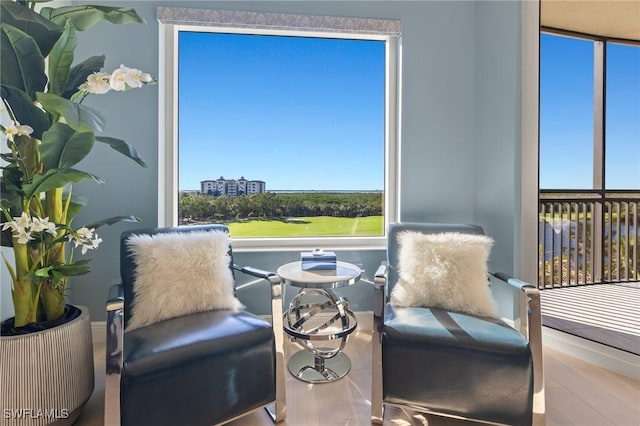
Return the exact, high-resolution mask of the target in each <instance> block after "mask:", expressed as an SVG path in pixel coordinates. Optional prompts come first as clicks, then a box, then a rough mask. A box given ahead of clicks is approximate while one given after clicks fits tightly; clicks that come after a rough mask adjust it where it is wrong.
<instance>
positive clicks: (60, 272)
mask: <svg viewBox="0 0 640 426" xmlns="http://www.w3.org/2000/svg"><path fill="white" fill-rule="evenodd" d="M90 260H91V259H82V260H78V261H75V262H73V263H67V264H64V265H51V266H46V267H44V268H40V269H36V270H35V271H33V273H32V274H28V275H26V276H25V278H28V279H29V278H30V279H34V278H54V279H55V280H56V281H59V280H60V279H61V278H62V277H71V276H75V275H84V274H88V273H89V272H90V271H91V266H89V262H90Z"/></svg>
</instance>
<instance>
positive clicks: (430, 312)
mask: <svg viewBox="0 0 640 426" xmlns="http://www.w3.org/2000/svg"><path fill="white" fill-rule="evenodd" d="M382 363H383V365H384V370H383V398H384V401H385V402H389V403H396V404H408V405H413V406H417V407H422V408H424V409H425V411H434V412H440V413H445V414H451V415H457V416H463V417H469V418H475V419H483V420H488V421H494V422H498V423H505V424H510V425H530V424H531V412H532V411H531V410H532V395H533V364H532V358H531V351H530V349H529V345H528V343H527V341H526V340H525V339H524V337H523V336H522V335H521V334H520V333H519V332H518V331H516V330H514V329H513V328H511V327H509V326H508V325H506V324H504V323H503V322H501V321H499V320H495V319H489V318H483V317H478V316H474V315H468V314H463V313H455V312H448V311H446V310H443V309H437V308H419V307H409V308H399V307H393V306H392V305H390V304H388V305H387V306H386V312H385V321H384V326H383V330H382Z"/></svg>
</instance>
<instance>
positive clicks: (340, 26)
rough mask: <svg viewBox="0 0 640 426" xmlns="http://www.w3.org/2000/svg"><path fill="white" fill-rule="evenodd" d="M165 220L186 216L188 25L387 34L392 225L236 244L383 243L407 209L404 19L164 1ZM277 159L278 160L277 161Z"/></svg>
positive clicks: (388, 210)
mask: <svg viewBox="0 0 640 426" xmlns="http://www.w3.org/2000/svg"><path fill="white" fill-rule="evenodd" d="M157 12H158V21H159V46H160V49H159V73H158V74H159V81H161V82H162V83H161V85H160V90H159V118H160V120H159V124H158V133H159V146H158V226H176V225H177V224H178V191H179V188H178V142H177V141H178V114H177V111H178V79H177V75H178V35H179V33H180V32H181V31H197V32H219V33H234V34H256V35H277V36H294V37H295V36H298V37H316V38H344V39H359V40H377V41H384V42H385V89H384V90H385V130H384V132H385V146H384V154H385V155H384V203H383V205H384V212H383V215H384V225H383V234H382V235H380V236H374V237H357V236H355V237H296V238H235V239H234V238H233V236H232V241H233V247H234V250H235V251H280V250H303V249H309V248H315V247H323V248H335V249H383V248H385V247H386V230H387V225H388V224H389V223H391V222H395V221H397V220H399V218H400V213H399V207H400V175H399V171H400V167H399V162H400V161H399V160H400V156H399V153H400V105H401V102H400V95H401V79H400V76H401V62H402V61H401V51H402V49H401V44H402V43H401V41H402V37H401V31H400V28H401V25H400V21H399V20H391V19H365V18H349V17H332V16H316V15H293V14H283V13H263V12H240V11H226V10H215V9H190V8H168V7H158V9H157ZM274 167H277V165H274Z"/></svg>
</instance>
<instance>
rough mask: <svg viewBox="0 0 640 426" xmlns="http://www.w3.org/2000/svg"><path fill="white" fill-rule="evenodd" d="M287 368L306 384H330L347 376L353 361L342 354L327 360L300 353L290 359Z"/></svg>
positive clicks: (304, 352) (308, 353) (307, 353)
mask: <svg viewBox="0 0 640 426" xmlns="http://www.w3.org/2000/svg"><path fill="white" fill-rule="evenodd" d="M287 366H288V368H289V372H290V373H291V374H292V375H293V376H294V377H296V378H297V379H300V380H302V381H304V382H308V383H328V382H333V381H336V380H338V379H341V378H343V377H344V376H346V375H347V373H348V372H349V370H351V360H350V359H349V357H348V356H347V355H345V354H344V353H342V352H340V353H338V354H337V355H336V356H334V357H333V358H326V359H325V358H322V357H317V356H315V355H314V354H312V353H311V352H307V351H300V352H298V353H296V354H294V355H293V356H292V357H291V358H289V362H288V363H287Z"/></svg>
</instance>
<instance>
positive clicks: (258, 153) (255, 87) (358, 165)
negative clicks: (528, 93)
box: [179, 33, 640, 190]
mask: <svg viewBox="0 0 640 426" xmlns="http://www.w3.org/2000/svg"><path fill="white" fill-rule="evenodd" d="M179 43H180V45H179V46H180V47H179V48H180V75H179V80H180V82H179V84H180V99H179V108H180V123H179V140H180V152H179V187H180V189H199V187H200V181H201V180H204V179H215V178H218V177H219V176H224V177H225V178H235V179H237V178H239V177H240V176H244V177H245V178H247V179H257V180H264V181H265V182H266V183H267V190H302V189H323V190H331V189H341V190H359V189H362V190H375V189H383V180H384V173H383V168H384V152H383V146H384V43H383V42H381V41H362V40H335V39H314V38H301V37H276V36H250V35H237V34H217V33H181V35H180V41H179ZM540 63H541V70H540V75H541V81H540V99H541V101H540V186H541V187H542V188H554V189H562V188H567V189H569V188H572V189H588V188H591V187H592V180H593V175H592V166H591V164H592V161H593V148H592V143H593V142H592V141H593V136H592V135H593V42H591V41H586V40H578V39H571V38H567V37H560V36H552V35H548V34H543V35H542V40H541V60H540ZM606 90H607V98H606V105H607V123H606V140H607V157H606V167H607V183H606V184H607V187H608V188H609V189H637V188H640V48H639V47H637V46H634V47H632V46H624V45H616V44H609V46H608V50H607V88H606Z"/></svg>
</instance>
